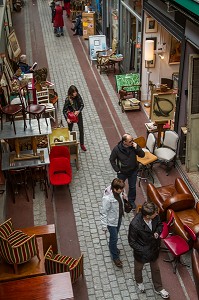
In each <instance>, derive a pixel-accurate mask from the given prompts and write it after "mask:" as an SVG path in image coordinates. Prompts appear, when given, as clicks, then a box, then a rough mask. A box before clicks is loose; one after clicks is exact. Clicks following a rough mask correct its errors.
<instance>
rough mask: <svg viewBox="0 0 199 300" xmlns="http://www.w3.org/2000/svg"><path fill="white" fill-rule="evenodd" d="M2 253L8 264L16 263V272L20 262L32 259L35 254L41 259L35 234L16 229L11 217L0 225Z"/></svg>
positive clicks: (0, 249)
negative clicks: (30, 234)
mask: <svg viewBox="0 0 199 300" xmlns="http://www.w3.org/2000/svg"><path fill="white" fill-rule="evenodd" d="M0 255H1V257H2V258H3V259H4V260H5V261H6V262H7V263H8V264H13V265H14V270H15V273H16V274H17V265H18V264H23V263H25V262H27V261H29V260H31V258H32V257H34V256H35V255H37V257H38V259H39V261H40V257H39V250H38V245H37V241H36V237H35V235H34V234H33V235H32V236H29V235H27V234H25V233H23V232H22V231H20V230H14V228H13V224H12V220H11V219H8V220H7V221H6V222H4V223H3V224H1V225H0Z"/></svg>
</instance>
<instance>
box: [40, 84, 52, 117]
mask: <svg viewBox="0 0 199 300" xmlns="http://www.w3.org/2000/svg"><path fill="white" fill-rule="evenodd" d="M36 96H37V104H40V105H45V107H46V109H45V113H48V115H49V117H50V118H51V119H52V120H53V122H55V107H54V105H53V103H51V102H50V95H49V90H48V89H47V88H46V89H43V90H42V91H40V92H37V91H36Z"/></svg>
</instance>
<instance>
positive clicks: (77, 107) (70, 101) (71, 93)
mask: <svg viewBox="0 0 199 300" xmlns="http://www.w3.org/2000/svg"><path fill="white" fill-rule="evenodd" d="M83 108H84V103H83V100H82V97H81V95H80V94H79V92H78V89H77V88H76V86H74V85H71V86H70V87H69V89H68V96H67V97H66V100H65V103H64V107H63V115H64V117H65V119H66V121H67V123H68V128H69V130H70V131H72V129H73V123H72V121H71V120H70V119H69V118H68V116H67V113H68V112H74V114H75V116H78V122H77V125H78V128H79V135H80V147H81V149H82V150H83V151H86V150H87V149H86V147H85V145H84V126H83V118H82V110H83Z"/></svg>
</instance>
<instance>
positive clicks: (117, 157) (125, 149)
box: [110, 133, 145, 209]
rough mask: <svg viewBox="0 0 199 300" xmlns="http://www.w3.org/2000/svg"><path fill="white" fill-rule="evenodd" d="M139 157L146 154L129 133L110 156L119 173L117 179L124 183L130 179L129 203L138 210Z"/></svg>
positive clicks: (114, 167)
mask: <svg viewBox="0 0 199 300" xmlns="http://www.w3.org/2000/svg"><path fill="white" fill-rule="evenodd" d="M137 155H138V156H139V157H144V156H145V153H144V151H143V150H142V148H140V146H139V145H137V144H136V143H135V142H134V141H133V137H132V136H131V135H130V134H129V133H125V134H124V135H123V137H122V140H121V141H120V142H119V143H118V145H117V146H115V147H114V149H113V150H112V153H111V155H110V163H111V165H112V167H113V169H114V170H115V172H117V177H118V178H120V179H122V180H123V181H125V180H126V179H128V184H129V192H128V201H129V202H130V203H131V205H132V209H135V208H136V205H135V199H136V181H137V171H138V162H137V158H136V156H137Z"/></svg>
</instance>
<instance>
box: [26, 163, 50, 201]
mask: <svg viewBox="0 0 199 300" xmlns="http://www.w3.org/2000/svg"><path fill="white" fill-rule="evenodd" d="M30 172H31V176H32V190H33V199H35V186H36V183H37V182H38V183H39V185H40V190H43V191H44V192H45V196H46V198H48V187H49V182H48V174H47V170H46V167H45V166H36V167H30Z"/></svg>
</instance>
